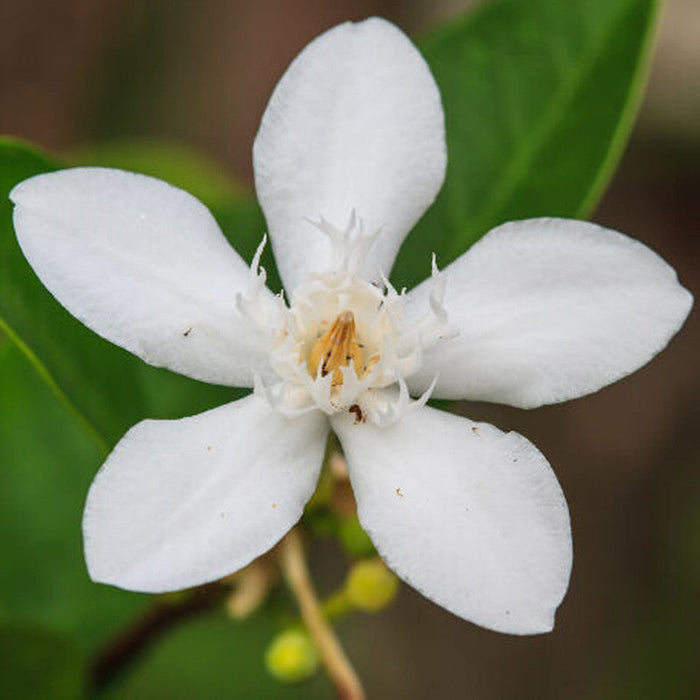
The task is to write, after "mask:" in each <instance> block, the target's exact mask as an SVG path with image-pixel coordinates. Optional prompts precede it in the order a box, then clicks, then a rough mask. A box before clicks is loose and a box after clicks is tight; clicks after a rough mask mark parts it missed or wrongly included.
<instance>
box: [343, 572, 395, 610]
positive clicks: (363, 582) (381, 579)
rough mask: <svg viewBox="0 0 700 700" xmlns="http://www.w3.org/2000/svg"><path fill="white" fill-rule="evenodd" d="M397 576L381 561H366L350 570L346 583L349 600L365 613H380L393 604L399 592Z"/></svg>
mask: <svg viewBox="0 0 700 700" xmlns="http://www.w3.org/2000/svg"><path fill="white" fill-rule="evenodd" d="M398 588H399V582H398V579H397V578H396V576H394V574H392V573H391V571H389V569H387V568H386V566H385V565H384V563H383V562H382V561H381V559H365V560H364V561H360V562H357V563H356V564H354V565H353V567H352V568H351V569H350V573H349V574H348V578H347V580H346V582H345V594H346V595H347V597H348V600H349V601H350V602H351V603H352V604H353V605H354V606H355V607H356V608H359V609H360V610H364V611H365V612H378V611H379V610H382V608H385V607H386V606H387V605H389V603H391V602H392V601H393V600H394V598H395V597H396V593H397V592H398Z"/></svg>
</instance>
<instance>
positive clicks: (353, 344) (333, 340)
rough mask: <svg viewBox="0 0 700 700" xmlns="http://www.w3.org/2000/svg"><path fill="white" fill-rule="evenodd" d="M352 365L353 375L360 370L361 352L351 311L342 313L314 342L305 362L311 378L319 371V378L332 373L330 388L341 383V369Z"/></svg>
mask: <svg viewBox="0 0 700 700" xmlns="http://www.w3.org/2000/svg"><path fill="white" fill-rule="evenodd" d="M351 362H352V363H353V366H354V368H355V373H357V372H358V370H361V369H362V350H361V349H360V345H359V343H358V342H357V335H356V331H355V316H354V315H353V313H352V311H343V312H342V313H341V314H338V317H337V318H336V319H335V321H333V324H332V325H331V327H330V328H329V329H328V330H327V331H326V332H325V333H324V334H323V335H322V336H321V337H320V338H319V339H318V340H317V341H316V343H315V344H314V346H313V348H311V352H310V353H309V359H308V361H307V363H306V364H307V367H308V369H309V373H310V374H311V376H312V377H316V376H317V374H318V372H319V367H320V369H321V376H322V377H325V376H326V375H328V374H330V373H331V372H332V373H333V378H332V379H331V386H340V385H341V384H342V383H343V372H342V370H341V368H342V367H349V366H350V363H351Z"/></svg>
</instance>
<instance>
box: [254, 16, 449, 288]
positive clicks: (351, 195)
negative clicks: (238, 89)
mask: <svg viewBox="0 0 700 700" xmlns="http://www.w3.org/2000/svg"><path fill="white" fill-rule="evenodd" d="M253 159H254V167H255V184H256V188H257V192H258V197H259V199H260V203H261V204H262V207H263V209H264V211H265V216H266V218H267V224H268V227H269V231H270V235H271V238H272V244H273V247H274V250H275V255H276V258H277V263H278V267H279V270H280V273H281V274H282V279H283V281H284V284H285V287H286V288H287V291H288V292H291V291H292V290H293V289H294V287H295V286H296V285H297V284H298V283H299V282H300V281H301V280H303V279H304V278H305V277H306V276H308V274H310V273H311V272H321V271H327V269H328V266H329V264H330V246H329V243H328V241H327V240H326V238H325V236H324V234H322V233H321V232H319V231H318V229H316V228H315V227H314V226H313V225H311V224H310V223H309V221H308V219H313V220H317V219H318V218H319V217H323V218H324V219H326V220H327V221H329V222H330V223H331V224H333V225H334V226H335V227H336V228H338V229H343V228H344V227H345V225H346V224H347V223H348V220H349V217H350V215H351V212H352V210H353V209H354V210H356V212H357V215H358V216H359V217H360V218H361V219H362V221H363V223H364V228H365V231H367V232H373V231H375V230H376V229H378V228H379V227H382V231H381V234H380V236H379V238H378V239H377V241H376V242H375V244H374V247H373V249H372V250H370V252H369V254H368V256H367V261H366V265H365V266H364V268H362V269H361V274H363V275H364V276H365V277H366V278H368V279H378V276H379V271H380V270H381V271H383V272H384V273H385V274H387V275H388V274H389V270H390V269H391V266H392V264H393V262H394V258H395V256H396V253H397V251H398V249H399V246H400V245H401V242H402V241H403V239H404V237H405V236H406V234H407V233H408V231H409V230H410V229H411V228H412V226H413V225H414V224H415V222H416V221H417V220H418V219H419V218H420V216H421V215H422V214H423V212H424V211H425V209H426V208H427V207H428V206H429V205H430V203H431V202H432V201H433V199H434V198H435V196H436V194H437V193H438V191H439V189H440V186H441V185H442V181H443V179H444V174H445V164H446V149H445V129H444V116H443V111H442V104H441V102H440V94H439V92H438V88H437V85H436V84H435V81H434V79H433V77H432V74H431V73H430V69H429V68H428V65H427V64H426V62H425V61H424V60H423V58H422V56H421V55H420V53H419V52H418V50H417V49H416V48H415V47H414V46H413V44H412V43H411V42H410V40H409V39H408V38H407V37H406V36H405V35H404V34H403V33H402V32H401V31H400V30H399V29H398V28H397V27H395V26H394V25H393V24H390V23H389V22H387V21H385V20H382V19H378V18H372V19H368V20H365V21H364V22H359V23H357V24H353V23H351V22H347V23H345V24H341V25H339V26H337V27H335V28H333V29H331V30H330V31H328V32H326V33H325V34H322V35H321V36H320V37H318V38H317V39H315V40H314V41H313V42H311V44H309V45H308V46H307V47H306V48H305V49H304V50H303V51H302V52H301V54H299V56H298V57H297V58H296V60H295V61H294V62H293V63H292V64H291V66H290V67H289V69H288V70H287V72H286V73H285V74H284V76H283V77H282V79H281V80H280V82H279V84H278V85H277V88H276V89H275V91H274V93H273V95H272V98H271V99H270V103H269V104H268V106H267V110H266V111H265V114H264V116H263V119H262V123H261V125H260V131H259V132H258V135H257V138H256V140H255V146H254V149H253Z"/></svg>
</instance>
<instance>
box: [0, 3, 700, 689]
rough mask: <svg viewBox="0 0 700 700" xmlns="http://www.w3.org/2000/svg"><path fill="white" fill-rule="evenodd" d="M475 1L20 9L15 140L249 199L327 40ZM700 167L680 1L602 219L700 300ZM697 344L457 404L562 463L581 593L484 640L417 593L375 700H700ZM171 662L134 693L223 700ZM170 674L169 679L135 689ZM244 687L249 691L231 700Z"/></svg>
mask: <svg viewBox="0 0 700 700" xmlns="http://www.w3.org/2000/svg"><path fill="white" fill-rule="evenodd" d="M486 1H488V0H486ZM472 4H475V3H472V2H469V1H467V0H438V1H435V0H433V1H431V2H428V1H427V0H426V1H420V0H411V1H410V2H409V1H407V0H385V1H383V2H379V1H374V0H354V1H350V0H333V1H332V2H329V1H328V0H296V1H295V2H285V1H284V0H259V1H258V2H245V1H243V0H232V1H229V2H224V1H222V0H198V2H196V3H195V2H187V1H186V0H151V1H150V2H145V1H143V2H133V1H129V2H127V1H125V0H99V1H96V0H63V1H62V2H51V1H49V0H46V1H43V2H42V1H40V0H24V2H21V3H20V2H13V1H11V0H3V1H2V3H0V27H2V41H0V133H5V134H13V135H16V136H19V137H22V138H26V139H28V140H31V141H33V142H36V143H37V144H38V145H39V146H42V147H45V148H48V149H50V150H53V151H55V152H58V153H61V152H73V151H76V150H79V149H80V148H82V147H84V146H85V145H86V144H89V143H94V142H102V141H105V140H112V139H131V138H136V137H138V138H155V139H158V140H163V139H165V140H168V141H173V142H176V143H180V144H184V145H186V146H189V147H192V148H194V149H196V150H198V151H201V152H202V153H203V154H205V155H207V156H208V157H210V158H212V159H214V160H216V161H218V162H219V163H221V165H222V166H223V167H225V168H227V169H228V171H229V172H230V173H231V177H232V178H235V179H237V180H240V181H242V182H245V183H247V184H248V185H250V184H251V181H252V171H251V145H252V141H253V138H254V135H255V131H256V128H257V124H258V122H259V119H260V116H261V114H262V111H263V109H264V107H265V103H266V100H267V98H268V96H269V94H270V91H271V89H272V88H273V86H274V84H275V83H276V81H277V80H278V78H279V76H280V75H281V73H282V71H283V70H284V68H285V67H286V66H287V64H288V62H289V61H290V60H291V59H292V58H293V57H294V56H295V55H296V53H297V52H298V51H299V50H300V49H301V48H302V47H303V46H304V45H305V44H306V43H307V42H308V41H309V40H311V39H312V38H313V37H314V36H316V35H317V34H318V33H319V32H321V31H322V30H324V29H326V28H328V27H330V26H332V25H333V24H335V23H338V22H340V21H343V20H346V19H361V18H364V17H366V16H368V15H372V14H378V15H382V16H384V17H386V18H388V19H390V20H392V21H394V22H396V23H397V24H398V25H399V26H401V27H402V28H403V29H404V30H405V31H406V32H407V33H409V34H411V35H413V36H418V35H420V34H421V33H423V32H425V31H426V30H427V29H429V28H430V27H431V26H432V25H433V24H434V23H435V22H438V21H440V20H441V19H443V18H446V17H449V16H450V15H451V14H454V13H458V12H462V11H464V10H465V9H466V8H467V7H469V6H470V5H472ZM699 165H700V3H698V2H697V0H670V1H669V2H668V3H667V7H666V11H665V15H664V17H663V21H662V27H661V32H660V37H659V45H658V48H657V51H656V54H655V58H654V62H653V67H652V71H651V78H650V83H649V88H648V91H647V94H646V98H645V100H644V103H643V106H642V109H641V113H640V115H639V119H638V123H637V127H636V129H635V131H634V133H633V135H632V138H631V141H630V143H629V146H628V148H627V150H626V153H625V155H624V157H623V160H622V162H621V165H620V168H619V170H618V172H617V175H616V176H615V178H614V180H613V182H612V184H611V186H610V188H609V190H608V192H607V194H606V196H605V197H604V199H603V201H602V203H601V204H600V206H599V207H598V209H597V211H596V212H595V215H594V220H595V221H597V222H599V223H601V224H604V225H606V226H609V227H611V228H615V229H618V230H620V231H623V232H626V233H628V234H630V235H631V236H633V237H635V238H638V239H639V240H641V241H643V242H644V243H646V244H647V245H649V246H650V247H652V248H653V249H654V250H655V251H657V252H658V253H659V254H660V255H661V256H662V257H664V258H665V259H666V260H667V261H668V262H669V263H670V264H671V265H673V266H674V267H675V268H676V269H677V270H678V274H679V278H680V279H681V281H682V282H683V284H684V285H685V286H686V287H688V288H689V289H690V290H691V291H692V292H693V293H694V294H695V295H696V297H697V295H698V291H699V290H700V265H699V264H698V263H699V262H700V261H699V254H700V245H699V243H698V227H699V224H700V167H699ZM699 340H700V324H699V323H698V320H697V312H695V313H693V314H692V315H691V317H690V319H689V320H688V323H687V324H686V327H685V328H684V330H683V331H682V333H680V334H679V336H678V337H677V338H676V339H674V340H673V342H672V343H671V345H670V347H669V348H668V349H667V350H666V351H665V352H664V353H662V354H661V355H660V356H659V357H658V358H657V359H656V360H655V361H654V362H653V363H652V364H650V365H649V366H648V367H646V368H644V369H642V370H641V371H639V372H637V373H636V374H634V375H633V376H632V377H630V378H628V379H626V380H624V381H622V382H620V383H618V384H616V385H614V386H612V387H609V388H607V389H605V390H603V391H602V392H600V393H599V394H596V395H593V396H590V397H588V398H585V399H581V400H578V401H575V402H571V403H568V404H564V405H561V406H553V407H548V408H543V409H538V410H535V411H530V412H525V411H518V410H515V409H507V408H503V407H495V406H494V407H492V406H488V405H484V404H471V405H466V404H465V405H462V406H460V411H461V412H463V413H464V414H465V415H468V416H469V417H470V418H472V419H475V420H487V421H490V422H493V423H495V424H496V425H498V426H499V427H500V428H502V429H512V430H517V431H519V432H522V433H523V434H525V435H526V436H527V437H528V438H529V439H531V440H532V441H533V442H534V443H535V444H536V445H537V446H538V447H539V448H540V449H541V450H542V452H544V454H545V455H546V456H547V457H548V459H549V460H550V462H551V463H552V465H553V467H554V469H555V471H556V473H557V475H558V477H559V479H560V482H561V484H562V487H563V489H564V492H565V494H566V496H567V499H568V502H569V506H570V510H571V516H572V525H573V535H574V552H575V558H574V571H573V577H572V580H571V587H570V590H569V593H568V595H567V597H566V598H565V600H564V603H563V604H562V606H561V608H560V609H559V613H558V616H557V626H556V629H555V630H554V632H553V633H552V634H549V635H544V636H540V637H530V638H516V637H509V636H504V635H500V634H497V633H494V632H489V631H486V630H482V629H480V628H477V627H475V626H473V625H471V624H469V623H466V622H463V621H461V620H459V619H457V618H455V617H453V616H451V615H450V614H449V613H447V612H445V611H444V610H442V609H441V608H439V607H437V606H435V605H432V604H431V603H429V602H428V601H426V600H424V599H423V598H421V597H420V596H419V595H418V594H416V593H414V592H413V591H412V590H410V589H408V588H404V589H403V590H402V592H401V595H400V597H399V600H398V602H397V603H396V604H395V605H394V606H393V607H392V608H390V609H389V610H388V611H387V612H385V613H383V614H381V615H378V616H372V617H369V616H363V615H362V614H357V615H355V616H352V617H350V618H348V619H346V620H344V621H343V622H342V623H341V624H340V627H339V629H340V633H341V636H342V638H343V640H344V642H345V644H346V646H347V649H348V651H349V654H350V656H351V657H352V658H353V659H354V661H355V663H356V666H357V668H358V670H359V672H360V674H361V676H362V677H363V679H364V680H365V683H366V686H367V689H368V691H369V696H370V698H373V697H376V698H429V697H430V698H467V697H468V698H479V699H481V698H484V699H489V700H490V699H496V698H518V699H519V698H523V699H529V698H532V699H535V698H538V699H542V698H574V699H576V698H674V699H675V698H679V699H680V698H688V699H690V698H693V697H698V695H696V693H698V692H699V689H700V684H699V683H698V678H699V677H698V673H700V672H699V671H698V658H700V655H699V654H700V644H699V641H700V640H699V638H698V631H697V630H698V629H700V605H699V598H698V594H699V593H700V442H699V441H698V431H699V430H700V424H699V422H698V418H699V417H700V416H699V411H698V405H699V402H698V395H699V393H700V367H699V363H698V359H697V357H698V355H697V348H698V341H699ZM311 562H312V567H313V570H314V573H315V575H316V576H317V580H318V582H319V587H320V588H321V589H322V590H324V589H326V590H330V589H331V588H333V587H334V586H337V585H338V584H339V582H340V580H341V579H342V575H343V570H344V567H345V564H344V560H343V557H342V555H341V553H340V552H339V551H338V549H337V548H336V547H335V546H333V545H331V544H327V543H323V542H321V543H320V544H318V545H317V546H316V548H315V549H314V550H313V551H312V557H311ZM187 624H190V625H194V626H195V627H196V625H197V624H198V623H197V622H193V623H186V625H185V627H186V626H187ZM178 634H179V635H185V637H183V639H186V638H187V637H186V634H187V631H186V630H185V631H179V632H178ZM192 634H193V635H194V636H193V639H196V638H197V636H196V634H197V633H196V632H193V633H192ZM224 634H225V633H224V632H222V637H223V636H224ZM233 652H234V653H235V649H234V650H233ZM168 653H169V652H168V649H167V645H164V646H162V647H159V648H156V649H154V650H152V652H150V654H149V655H148V656H147V657H146V658H145V659H144V660H143V662H142V666H143V668H137V669H136V670H135V679H134V680H133V681H132V682H131V685H127V686H124V688H123V689H122V690H121V691H119V690H118V689H117V695H116V696H117V697H154V696H155V697H165V698H169V697H177V698H196V697H212V696H211V695H208V694H207V693H206V692H205V691H198V690H197V683H196V681H195V680H192V678H193V677H194V676H195V675H196V674H195V673H194V670H192V669H190V670H191V671H192V672H191V673H190V672H189V671H188V664H190V665H191V666H192V667H193V668H194V666H201V665H203V664H204V665H205V666H206V664H207V658H202V657H201V656H197V654H193V655H187V654H180V655H179V656H178V655H177V654H176V655H175V658H177V670H174V669H175V664H174V662H172V663H173V665H172V667H169V666H168V663H170V662H169V661H168V658H169V657H168ZM149 668H150V669H151V670H149ZM154 668H156V669H159V671H158V672H159V673H160V674H161V676H160V680H159V681H157V682H156V681H155V680H153V678H152V679H151V680H150V681H148V682H147V681H145V680H144V681H143V682H141V681H139V680H138V678H139V674H140V673H141V674H143V676H144V678H145V677H146V676H147V675H148V674H149V673H151V674H153V673H155V671H153V670H152V669H154ZM214 672H215V673H226V667H225V664H223V665H222V664H221V663H219V664H218V665H216V666H215V668H213V669H212V673H214ZM253 672H255V673H263V672H264V671H263V670H262V664H261V665H260V667H259V668H256V669H253V670H251V673H253ZM183 674H184V675H183ZM187 679H190V680H191V684H190V685H188V680H187ZM139 683H141V685H139ZM149 683H150V685H149ZM236 687H237V686H236V681H235V679H231V682H230V688H231V693H232V694H233V695H232V696H234V697H235V694H234V691H235V688H236ZM249 687H250V686H249ZM253 687H254V686H253ZM147 688H148V690H147ZM285 692H286V690H285V688H284V687H282V686H280V688H279V697H280V698H284V697H285ZM241 697H243V696H241ZM245 697H254V693H253V694H252V695H250V694H247V695H245Z"/></svg>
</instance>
